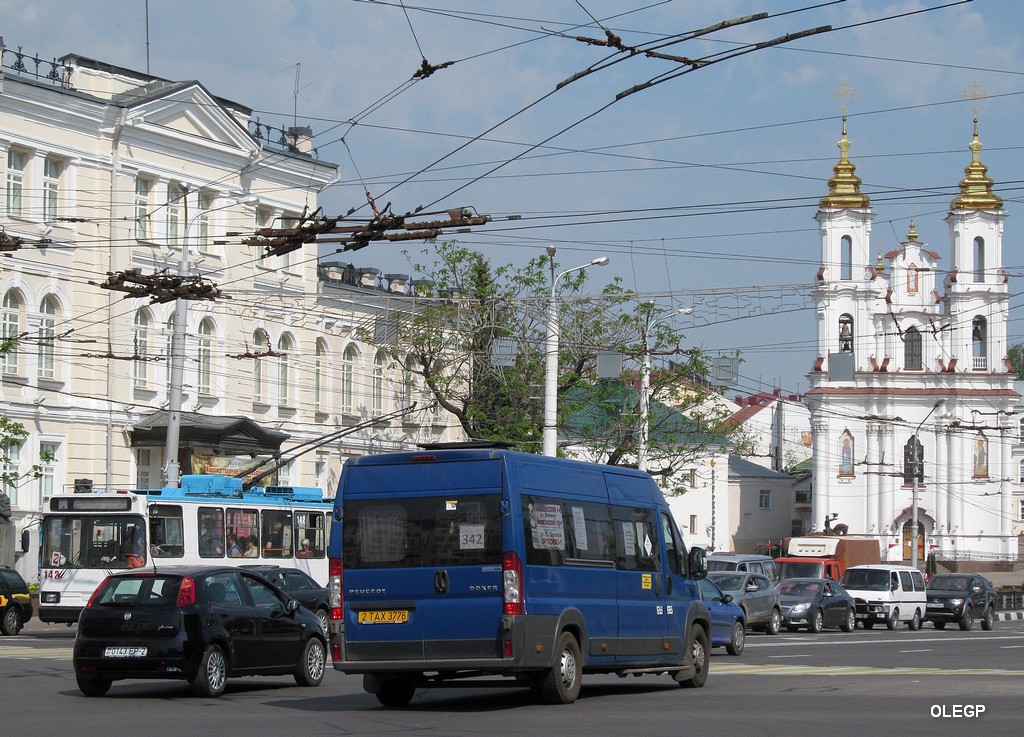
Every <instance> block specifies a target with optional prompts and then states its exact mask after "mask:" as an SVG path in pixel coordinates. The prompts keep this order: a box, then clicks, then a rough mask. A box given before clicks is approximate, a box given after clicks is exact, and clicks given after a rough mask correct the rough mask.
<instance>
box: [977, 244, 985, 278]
mask: <svg viewBox="0 0 1024 737" xmlns="http://www.w3.org/2000/svg"><path fill="white" fill-rule="evenodd" d="M974 281H975V282H977V283H979V284H982V283H984V281H985V239H984V238H982V237H980V236H979V237H977V238H975V239H974Z"/></svg>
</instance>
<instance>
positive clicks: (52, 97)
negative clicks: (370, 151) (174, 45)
mask: <svg viewBox="0 0 1024 737" xmlns="http://www.w3.org/2000/svg"><path fill="white" fill-rule="evenodd" d="M0 43H2V42H0ZM0 51H2V53H0V56H2V64H0V187H2V191H0V299H2V308H0V310H2V312H0V331H2V333H0V337H2V338H3V339H4V340H5V341H11V345H12V348H11V349H10V350H7V351H6V352H4V353H3V354H2V356H0V364H2V365H0V374H2V382H0V415H3V416H4V417H7V418H8V419H10V420H11V421H14V422H17V423H20V424H21V425H22V426H23V427H24V428H25V430H26V432H27V435H26V436H25V437H24V438H23V439H21V440H20V441H19V442H15V443H11V444H10V445H9V447H8V448H6V449H5V450H6V452H5V457H6V458H7V462H6V463H5V464H3V466H4V467H3V469H2V470H3V471H4V472H5V474H8V475H9V476H10V477H12V478H13V477H17V478H18V480H17V482H13V483H9V484H6V485H5V488H4V489H3V491H4V492H6V493H7V495H8V496H9V497H10V499H11V502H12V508H13V512H14V516H13V519H14V522H15V524H16V525H17V527H18V531H19V536H20V531H21V530H24V529H30V530H31V529H33V528H34V526H35V523H36V521H37V520H38V519H39V512H40V510H41V508H42V505H43V504H44V501H45V499H46V498H47V497H48V496H49V495H50V494H52V493H55V492H57V491H60V490H67V489H71V488H73V487H74V486H75V485H76V481H77V483H78V484H79V485H80V486H81V485H84V484H86V483H89V484H91V485H92V487H93V488H107V489H124V488H133V487H142V488H153V487H159V486H161V485H162V484H163V483H164V480H165V475H166V473H167V467H168V460H169V458H168V454H167V453H166V452H165V446H166V443H167V440H166V439H167V435H168V429H169V428H168V424H169V421H168V417H169V413H170V410H171V409H172V387H173V386H175V385H176V383H177V382H174V381H172V379H173V376H172V371H171V367H172V363H173V362H172V361H171V360H170V358H171V356H172V355H181V357H182V363H183V371H182V376H181V381H180V388H181V402H180V408H181V422H180V423H175V425H179V424H180V443H179V449H178V458H177V460H178V462H179V465H180V469H181V472H183V473H189V472H193V471H201V470H204V469H210V468H212V469H218V470H220V471H221V472H225V473H227V472H233V471H234V470H236V469H240V468H246V467H248V466H249V465H250V464H254V463H258V461H259V460H260V459H262V458H267V457H269V456H271V455H273V454H275V453H279V452H280V453H283V454H284V456H285V457H287V456H288V455H289V451H293V450H297V449H303V450H306V451H307V452H304V453H302V454H301V455H299V454H296V455H294V458H293V460H292V461H291V462H290V463H287V464H285V465H284V466H282V467H281V469H280V470H279V471H278V473H277V475H276V477H275V479H274V480H275V481H277V482H278V483H282V484H294V485H301V486H319V487H321V488H325V489H328V490H333V488H334V487H335V485H336V483H337V479H338V474H339V472H340V468H341V465H342V463H343V462H344V460H345V458H347V457H350V456H352V455H354V454H361V453H366V452H380V451H384V450H395V449H399V448H405V447H413V445H414V444H415V443H416V442H419V441H424V440H448V439H456V438H453V437H451V436H452V435H453V433H454V432H455V431H454V429H453V428H451V427H449V423H448V418H447V416H446V415H445V416H442V415H441V414H440V413H438V412H437V411H436V410H432V409H430V408H429V407H430V402H429V401H426V399H425V397H424V396H422V395H421V391H420V388H419V387H418V386H417V385H416V383H415V382H414V381H413V380H412V379H411V378H410V377H408V376H402V375H398V374H397V373H396V371H395V370H394V369H393V367H392V365H391V363H390V362H389V361H388V359H387V358H386V356H385V354H384V353H383V352H381V351H379V350H377V349H376V348H374V347H373V345H372V344H371V342H369V341H367V340H366V339H365V337H366V333H365V332H362V331H364V330H365V329H366V328H367V327H368V326H369V327H370V328H372V327H373V325H374V324H375V323H377V322H380V321H382V320H383V321H387V319H388V315H389V314H390V313H391V312H392V311H394V310H405V309H408V308H409V303H410V300H411V299H412V298H411V296H410V295H409V289H408V285H406V284H405V281H407V280H405V279H404V278H403V277H401V275H384V276H381V275H378V274H376V273H374V270H366V269H364V270H355V269H352V268H351V267H350V266H349V265H347V264H335V265H332V266H331V267H330V268H327V267H326V265H324V264H320V263H319V259H318V257H317V254H316V253H315V252H314V251H313V250H306V249H314V248H315V246H306V247H305V248H304V249H303V250H299V251H293V252H291V253H285V254H280V255H268V254H267V253H266V252H265V251H264V250H262V249H260V248H257V247H255V246H250V245H246V244H245V243H244V241H245V240H246V237H247V236H251V235H252V234H253V233H254V232H255V230H256V229H257V228H259V227H286V226H287V225H288V224H289V223H291V222H295V221H296V219H297V218H299V217H300V215H301V213H303V212H304V211H306V212H313V211H315V210H316V208H317V195H318V193H319V192H320V191H322V190H323V189H324V188H325V187H327V186H329V185H330V184H331V183H332V182H335V181H337V180H338V179H339V178H340V176H341V171H340V168H339V167H338V166H337V165H336V164H332V163H330V162H326V161H323V160H321V159H320V158H319V155H318V154H317V152H316V150H315V148H313V140H312V135H311V133H312V132H311V131H310V130H309V129H307V128H297V127H292V128H272V127H269V126H267V125H266V124H264V123H261V122H260V121H259V120H258V119H257V118H255V117H254V116H253V113H252V110H250V109H249V108H247V107H245V106H243V105H240V104H238V103H235V102H232V101H230V100H226V99H224V98H220V97H217V96H215V95H213V94H211V93H210V92H209V91H208V90H207V89H206V88H205V87H204V86H203V85H202V84H201V83H200V82H197V81H171V80H166V79H161V78H159V77H155V76H152V75H149V74H143V73H140V72H137V71H134V70H130V69H124V68H120V67H115V66H112V65H109V64H105V63H103V62H100V61H96V60H93V59H86V58H82V57H79V56H75V55H68V56H64V57H61V58H60V59H58V60H54V61H52V62H51V61H43V60H40V59H39V58H36V57H28V56H26V55H24V54H22V53H21V51H20V49H19V51H18V52H14V51H12V50H11V49H8V48H3V47H2V46H0ZM161 274H164V275H171V276H175V275H178V276H181V275H184V277H185V281H186V283H190V284H193V285H194V286H195V287H196V290H197V292H199V294H198V295H196V298H194V299H187V300H182V301H183V302H185V311H184V321H183V329H182V330H181V333H182V336H181V338H180V341H181V342H180V345H181V349H180V350H179V351H178V352H177V354H175V348H174V345H175V336H174V333H175V328H174V326H175V320H174V312H175V307H176V300H175V299H174V298H173V296H169V295H168V293H167V291H166V290H164V291H161V289H160V288H159V283H156V282H154V281H153V280H154V279H155V277H156V276H157V275H161ZM147 280H148V281H147ZM143 282H144V283H145V284H144V286H146V287H147V288H145V289H138V287H139V286H140V284H142V283H143ZM154 283H156V284H157V288H153V285H154ZM208 287H212V288H214V291H212V292H211V291H209V290H207V288H208ZM133 289H134V291H133ZM204 290H205V291H204ZM371 334H372V333H371ZM413 402H416V403H417V407H418V409H417V410H416V411H415V412H409V413H406V414H402V415H398V414H394V413H395V412H396V411H397V410H400V409H401V408H403V407H409V406H412V403H413ZM392 415H394V416H393V417H392ZM389 418H390V419H389ZM172 437H173V433H172ZM33 470H35V471H36V472H37V473H38V475H37V476H36V475H34V474H33ZM32 561H34V557H33V555H32V554H31V553H30V554H29V555H27V556H25V562H24V566H22V565H19V568H22V567H24V568H25V570H24V571H23V573H25V575H26V577H29V578H31V579H32V580H34V579H35V577H36V574H35V571H34V565H31V564H30V563H31V562H32Z"/></svg>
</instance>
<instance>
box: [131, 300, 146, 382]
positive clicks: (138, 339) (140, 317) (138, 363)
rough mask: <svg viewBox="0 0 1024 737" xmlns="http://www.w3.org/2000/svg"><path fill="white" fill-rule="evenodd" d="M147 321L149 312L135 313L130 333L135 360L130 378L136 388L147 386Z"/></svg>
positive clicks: (140, 311)
mask: <svg viewBox="0 0 1024 737" xmlns="http://www.w3.org/2000/svg"><path fill="white" fill-rule="evenodd" d="M149 322H150V320H149V313H147V312H146V310H139V311H138V312H136V313H135V326H134V334H133V335H132V342H133V343H134V345H133V346H132V347H133V348H134V350H135V352H134V354H133V355H134V356H135V362H134V365H133V366H132V379H133V380H134V382H135V388H136V389H147V388H149Z"/></svg>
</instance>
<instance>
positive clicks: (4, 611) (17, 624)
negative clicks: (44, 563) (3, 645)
mask: <svg viewBox="0 0 1024 737" xmlns="http://www.w3.org/2000/svg"><path fill="white" fill-rule="evenodd" d="M30 619H32V597H31V596H30V595H29V592H28V585H27V584H26V583H25V579H23V578H22V577H21V574H20V573H18V572H17V571H16V570H14V569H13V568H8V567H7V566H0V632H2V633H4V634H5V635H16V634H18V633H19V632H21V628H22V627H24V626H25V622H27V621H29V620H30Z"/></svg>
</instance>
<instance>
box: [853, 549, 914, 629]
mask: <svg viewBox="0 0 1024 737" xmlns="http://www.w3.org/2000/svg"><path fill="white" fill-rule="evenodd" d="M842 584H843V586H844V587H845V588H846V590H847V591H849V592H850V596H852V597H853V599H854V602H855V603H856V605H857V621H858V622H860V623H862V624H863V625H864V629H871V628H872V627H874V626H875V623H878V624H882V623H884V624H885V626H886V627H888V628H889V629H891V630H894V629H896V627H897V626H898V625H899V623H900V622H906V623H907V627H909V628H910V629H912V630H916V629H920V628H921V620H922V619H923V618H924V615H925V612H926V598H925V582H924V576H922V575H921V571H919V570H917V569H916V568H913V567H911V566H898V565H886V564H884V563H883V564H878V565H861V566H853V567H852V568H847V569H846V572H845V573H844V574H843V580H842Z"/></svg>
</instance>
